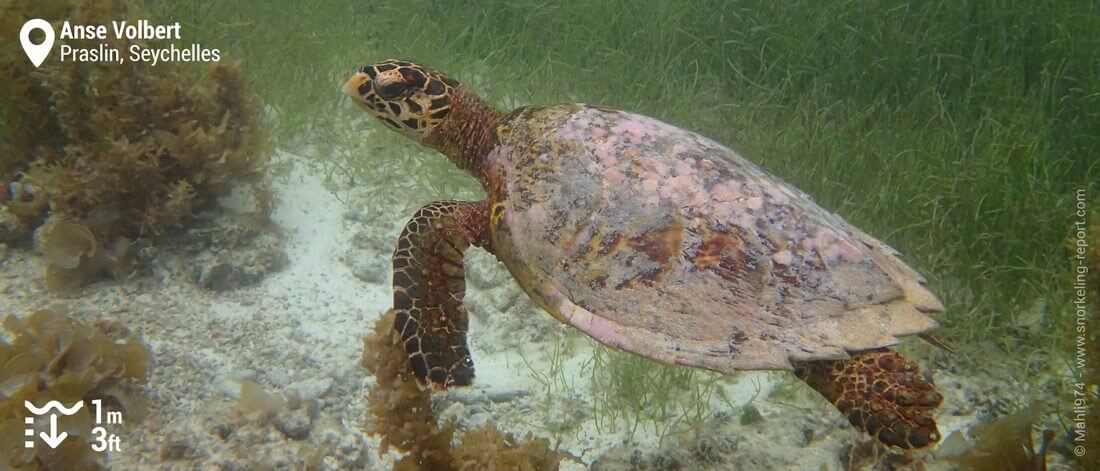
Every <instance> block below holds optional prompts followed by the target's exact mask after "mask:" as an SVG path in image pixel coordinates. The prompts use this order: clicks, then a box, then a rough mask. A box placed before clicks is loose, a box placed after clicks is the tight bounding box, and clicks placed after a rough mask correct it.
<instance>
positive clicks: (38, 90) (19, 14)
mask: <svg viewBox="0 0 1100 471" xmlns="http://www.w3.org/2000/svg"><path fill="white" fill-rule="evenodd" d="M32 5H33V8H32ZM44 15H45V16H44ZM32 17H44V18H48V19H50V20H52V21H55V23H56V22H60V21H62V20H68V21H70V22H71V23H75V24H107V23H109V22H110V21H112V20H121V19H126V20H130V21H131V22H133V21H134V20H137V19H138V18H142V19H144V18H148V17H149V15H147V14H144V13H143V12H142V11H141V10H140V9H139V8H137V7H136V6H135V5H132V4H130V2H126V1H106V2H98V1H97V2H92V1H86V0H73V1H72V2H70V1H66V0H52V1H47V2H34V3H33V4H32V3H31V2H6V3H4V4H3V5H2V6H0V32H2V33H3V35H4V36H7V37H16V36H17V32H18V31H19V28H20V26H21V25H22V24H23V22H24V21H26V20H27V19H29V18H32ZM98 42H99V41H98V40H97V41H95V43H98ZM103 42H105V43H106V44H107V45H108V46H110V47H113V48H116V49H118V50H119V51H128V48H129V47H130V46H132V45H140V46H144V47H157V46H159V45H160V44H159V43H157V42H148V43H146V42H141V43H140V44H139V42H137V41H132V40H128V39H114V38H113V36H111V35H109V36H108V39H107V40H105V41H103ZM69 43H70V45H71V46H73V47H91V46H94V44H92V42H91V41H81V40H72V41H69ZM85 43H87V44H85ZM123 54H125V52H123ZM0 70H2V71H3V72H2V74H3V75H2V76H0V80H3V82H4V84H5V88H6V90H7V91H8V93H5V94H4V95H3V96H2V97H0V115H2V116H3V117H4V119H5V126H3V127H2V128H0V186H2V190H3V191H0V193H2V194H3V198H0V204H2V210H0V240H18V239H21V238H24V237H26V235H27V234H29V233H30V231H31V230H33V228H35V227H38V226H39V225H40V224H42V222H43V221H44V220H45V219H46V218H47V217H48V216H64V217H65V218H66V219H67V220H68V221H70V223H71V224H78V225H81V226H83V227H84V228H85V229H86V232H88V233H90V234H92V236H93V237H87V236H86V235H85V236H81V237H78V238H76V239H66V240H73V241H74V243H76V244H78V245H76V246H74V247H64V246H61V245H57V244H51V245H50V246H49V247H50V250H60V251H61V253H60V254H59V255H53V254H47V257H50V258H51V259H57V258H71V257H72V253H74V252H80V251H84V252H88V253H92V252H96V251H98V250H99V249H100V248H102V247H114V246H115V245H116V243H117V241H118V240H120V238H123V237H126V238H135V237H138V236H150V235H160V234H162V233H164V232H166V231H168V230H172V229H174V228H177V227H180V226H182V225H184V224H185V223H186V222H187V220H188V218H189V217H190V216H191V214H192V213H194V212H195V211H196V210H198V209H201V208H204V207H210V206H213V205H214V204H215V203H216V199H217V198H218V197H221V196H225V195H227V194H228V193H229V191H230V190H231V188H232V186H233V185H234V184H235V183H237V182H248V183H250V184H251V185H253V191H252V194H253V196H254V198H255V199H256V200H257V201H256V203H257V207H258V208H259V210H260V211H269V210H270V206H271V198H270V192H269V191H267V190H266V189H265V188H266V187H265V185H266V184H265V183H264V182H263V180H262V176H263V171H264V168H265V165H266V162H267V159H268V156H269V154H270V152H271V145H270V142H269V139H268V136H267V134H266V132H265V131H264V130H263V129H262V128H261V126H260V107H259V104H258V102H257V101H256V100H255V99H253V98H252V97H251V95H249V94H248V91H247V86H246V81H245V79H244V76H243V75H242V74H241V72H240V71H239V70H238V69H237V67H236V66H235V65H232V64H230V63H228V62H227V61H225V62H218V63H215V64H214V65H210V66H190V65H188V66H184V65H178V64H175V63H160V64H157V65H156V66H155V67H154V66H152V65H150V64H146V63H142V62H131V61H129V60H124V61H123V62H122V63H114V62H66V63H64V64H61V63H60V62H59V61H58V60H57V59H56V54H55V57H51V58H50V59H48V60H47V61H46V62H45V63H44V64H43V65H42V67H41V68H38V69H35V68H34V67H33V66H32V65H31V64H30V63H29V62H28V61H27V60H26V58H25V57H23V56H22V51H19V50H18V48H7V49H5V50H4V51H2V52H0ZM76 231H77V230H72V231H69V232H70V233H75V232H76ZM91 240H94V241H95V243H96V244H97V247H96V248H92V249H87V243H88V241H91ZM63 268H65V269H67V270H71V269H73V268H75V267H63ZM62 271H63V270H62ZM81 271H82V272H85V273H89V272H90V271H94V270H81ZM66 275H70V273H66ZM61 278H65V279H66V280H68V281H72V280H73V279H74V278H75V279H77V280H83V279H84V278H86V277H83V276H78V277H73V276H61ZM62 284H63V285H66V286H67V285H69V284H71V283H62Z"/></svg>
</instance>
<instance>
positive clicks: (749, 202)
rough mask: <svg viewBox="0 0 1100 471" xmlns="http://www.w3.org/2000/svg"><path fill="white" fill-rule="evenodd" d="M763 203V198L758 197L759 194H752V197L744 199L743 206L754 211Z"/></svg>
mask: <svg viewBox="0 0 1100 471" xmlns="http://www.w3.org/2000/svg"><path fill="white" fill-rule="evenodd" d="M763 205H764V200H763V199H762V198H760V197H759V196H753V197H751V198H749V199H746V200H745V207H746V208H749V209H751V210H753V211H756V210H757V209H760V207H761V206H763Z"/></svg>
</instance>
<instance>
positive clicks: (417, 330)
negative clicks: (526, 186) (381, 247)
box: [393, 201, 489, 389]
mask: <svg viewBox="0 0 1100 471" xmlns="http://www.w3.org/2000/svg"><path fill="white" fill-rule="evenodd" d="M487 227H488V214H487V210H486V204H485V203H484V202H471V201H437V202H434V203H431V204H429V205H427V206H424V207H423V208H421V209H420V210H418V211H417V212H416V214H414V215H413V217H412V219H410V220H409V222H408V223H407V224H406V225H405V229H404V230H403V231H402V232H401V237H400V238H399V239H398V241H397V250H395V251H394V254H393V306H394V310H395V311H396V315H395V316H394V325H393V328H394V330H395V331H396V332H397V334H398V335H399V336H400V339H401V342H402V344H403V345H404V348H405V352H406V353H408V355H409V362H410V364H411V366H412V371H413V374H414V375H415V376H416V379H417V382H418V383H420V384H421V385H422V386H426V385H427V384H428V383H429V382H431V384H432V385H433V386H434V387H436V388H440V389H447V388H449V387H451V386H469V385H470V384H471V383H472V382H473V380H474V363H473V361H472V360H471V359H470V350H469V348H468V347H467V345H466V328H467V317H466V308H465V307H464V306H463V305H462V299H463V296H464V295H465V292H466V280H465V269H464V265H463V261H462V257H463V255H462V254H463V252H464V251H465V250H466V248H468V247H469V246H471V245H475V246H478V247H482V248H486V249H487V248H488V247H489V235H488V230H487Z"/></svg>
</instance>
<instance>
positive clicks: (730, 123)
mask: <svg viewBox="0 0 1100 471" xmlns="http://www.w3.org/2000/svg"><path fill="white" fill-rule="evenodd" d="M152 7H153V10H154V11H155V12H157V13H158V14H159V15H160V16H161V17H164V18H172V19H174V20H178V21H181V22H182V23H184V25H185V26H184V27H185V29H186V30H188V31H192V32H194V33H193V34H194V35H195V36H196V39H198V40H201V41H203V42H208V43H210V44H217V45H219V46H220V47H222V48H224V49H225V50H227V51H231V53H230V56H231V57H232V58H234V59H236V60H239V61H240V62H241V66H242V68H243V70H244V71H245V72H246V74H247V75H248V76H249V77H250V78H251V79H252V80H253V83H254V90H255V91H256V92H257V93H258V94H259V95H260V96H261V98H262V99H263V101H264V102H265V103H266V104H267V105H268V106H269V110H270V111H272V113H270V115H271V119H270V122H271V126H272V127H273V128H274V130H275V131H274V132H273V135H274V136H275V138H276V139H277V140H278V141H279V144H280V145H283V146H290V147H294V146H310V147H312V148H315V149H317V154H318V155H320V156H321V158H322V159H325V163H326V164H327V165H329V166H330V168H331V171H332V172H335V173H343V174H350V175H352V176H354V177H355V178H356V179H357V181H359V182H361V183H362V184H363V185H374V186H376V187H377V188H378V191H379V192H399V193H401V194H402V195H407V196H408V198H409V208H415V207H419V206H420V205H422V204H424V203H427V202H430V201H432V200H435V199H439V198H443V197H447V198H470V197H476V196H477V195H478V193H479V192H480V189H479V188H478V187H477V185H476V182H474V181H473V179H471V178H469V177H467V176H466V175H464V174H463V173H462V172H460V171H459V170H457V169H454V168H451V165H450V164H449V163H448V162H447V161H446V160H445V159H443V158H441V157H439V156H438V155H435V154H434V153H433V152H430V151H423V150H421V149H419V148H417V147H414V146H413V145H412V144H410V143H407V142H405V140H404V138H402V137H400V136H397V135H390V134H391V133H372V134H370V137H369V140H368V139H366V138H365V137H364V136H365V131H364V129H363V127H364V124H363V121H362V120H361V119H360V114H359V112H358V110H356V109H354V107H352V106H350V104H349V103H346V100H345V99H343V97H342V96H339V94H338V93H336V88H337V87H338V86H339V84H341V83H342V81H343V80H344V79H346V77H347V75H348V74H349V73H350V71H352V70H353V69H354V68H356V67H358V66H360V65H363V64H366V63H370V62H374V61H376V60H380V59H383V58H390V57H397V58H409V59H415V60H417V61H419V62H421V63H425V64H429V65H430V66H432V67H435V68H438V69H439V70H443V71H446V72H447V73H449V74H451V75H453V76H455V77H458V78H459V79H460V80H462V81H463V82H464V83H465V84H467V85H468V86H469V87H470V88H471V89H473V90H475V91H476V92H478V93H480V94H482V96H483V97H485V98H486V99H487V100H488V101H489V102H491V103H494V104H496V105H498V106H499V107H501V108H502V109H505V110H508V109H512V108H514V107H516V106H520V105H524V104H553V103H559V102H572V101H580V102H587V103H598V104H604V105H608V106H612V107H616V108H620V109H625V110H630V111H635V112H639V113H643V114H648V115H651V116H654V117H657V118H659V119H662V120H665V121H667V122H670V123H673V124H676V125H678V126H681V127H683V128H685V129H690V130H694V131H697V132H700V133H701V134H703V135H706V136H708V137H711V138H713V139H716V140H718V141H720V142H723V143H725V144H727V145H729V146H731V147H733V148H734V149H736V150H738V151H739V152H741V153H742V154H743V155H745V156H746V157H748V158H749V159H750V160H753V161H755V162H757V163H758V164H760V165H762V166H763V167H765V168H766V169H768V170H769V171H771V172H772V173H774V174H776V175H778V176H780V177H781V178H783V179H785V180H787V181H788V182H789V183H791V184H793V185H795V186H796V187H798V188H801V189H803V190H804V191H807V192H808V193H809V194H811V195H812V196H813V197H814V198H815V199H816V200H817V201H818V202H819V203H820V204H821V205H822V206H824V207H826V208H828V209H830V210H833V211H836V212H838V213H840V214H842V215H843V216H844V217H845V218H846V219H848V220H849V221H850V222H852V223H853V224H855V225H856V226H858V227H861V228H864V229H865V230H867V231H868V232H870V233H871V234H874V235H876V236H877V237H879V238H881V239H883V240H884V241H886V242H887V243H889V244H891V245H893V246H894V247H895V248H897V249H899V250H900V251H901V252H902V253H903V254H904V256H905V259H906V261H908V262H909V263H911V264H912V265H913V266H914V267H916V268H917V269H918V271H920V272H922V273H925V274H926V275H927V276H928V277H929V278H930V280H931V283H932V286H933V288H934V291H935V292H936V293H938V294H939V295H940V296H941V297H942V299H943V300H944V302H945V304H946V305H947V313H946V314H945V315H944V316H943V317H942V319H941V320H942V326H943V328H942V329H941V332H940V335H941V336H942V337H943V338H945V339H946V340H947V341H949V342H951V343H954V344H958V345H962V346H964V347H961V348H962V350H963V351H964V352H965V353H966V354H965V355H961V358H960V359H959V360H960V361H964V362H965V361H971V362H974V363H977V364H982V365H984V367H991V366H992V367H996V368H1001V367H1003V368H1006V369H1007V370H1008V371H1010V372H1013V373H1016V374H1021V375H1025V376H1026V375H1030V374H1032V373H1034V372H1035V371H1033V370H1039V371H1056V370H1063V369H1064V367H1065V358H1066V355H1067V354H1068V353H1069V345H1068V344H1067V343H1066V342H1067V339H1068V337H1067V336H1066V335H1064V333H1065V332H1068V329H1069V328H1070V327H1071V326H1070V323H1071V322H1072V316H1071V315H1070V312H1069V310H1070V308H1071V305H1070V304H1069V302H1068V290H1067V289H1066V286H1068V285H1069V283H1070V281H1069V276H1070V273H1069V271H1068V270H1069V265H1068V262H1067V257H1068V252H1066V251H1065V250H1064V247H1065V246H1066V244H1067V241H1068V238H1069V229H1070V217H1071V215H1072V214H1071V213H1072V212H1073V211H1072V208H1071V206H1072V196H1073V192H1074V191H1075V190H1076V189H1081V188H1084V189H1086V190H1088V194H1090V195H1096V194H1097V193H1098V190H1100V173H1098V172H1100V158H1098V157H1097V156H1098V155H1100V153H1098V152H1097V151H1098V149H1100V146H1098V144H1100V90H1098V87H1100V85H1098V84H1100V80H1097V79H1098V77H1097V73H1098V70H1097V69H1098V62H1097V50H1098V48H1100V21H1098V19H1097V18H1098V15H1097V13H1098V12H1097V10H1096V9H1097V6H1096V4H1095V3H1094V2H1068V1H1067V2H1030V1H984V0H975V1H958V2H906V1H857V2H838V3H834V2H815V1H791V2H767V1H746V2H721V1H717V2H661V1H640V2H634V1H608V2H565V3H553V4H552V3H549V2H539V1H533V0H512V1H479V2H431V1H409V2H365V3H360V2H327V1H307V2H289V1H286V2H284V1H255V2H250V1H244V2H225V3H222V2H214V3H208V2H198V1H182V2H153V3H152ZM335 149H342V150H340V151H336V150H335ZM348 149H351V150H350V151H349V150H348ZM1092 198H1093V200H1094V201H1096V197H1095V196H1093V197H1092ZM1092 207H1093V208H1095V207H1097V206H1096V205H1095V204H1094V205H1092ZM993 357H996V358H999V359H1000V361H998V362H997V364H996V365H989V364H987V363H988V362H987V359H988V358H993ZM1032 377H1034V378H1037V380H1038V378H1042V375H1039V376H1032Z"/></svg>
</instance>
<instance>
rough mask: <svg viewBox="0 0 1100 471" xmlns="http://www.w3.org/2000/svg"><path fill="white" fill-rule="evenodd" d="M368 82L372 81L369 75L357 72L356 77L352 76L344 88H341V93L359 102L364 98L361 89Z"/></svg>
mask: <svg viewBox="0 0 1100 471" xmlns="http://www.w3.org/2000/svg"><path fill="white" fill-rule="evenodd" d="M368 80H370V76H369V75H367V74H364V73H362V72H356V73H355V75H352V76H351V78H350V79H348V81H347V83H345V84H344V86H343V87H342V88H340V91H341V92H343V93H344V94H345V95H347V96H349V97H351V98H352V99H353V100H355V101H356V102H358V101H360V100H361V97H362V94H360V93H359V87H361V86H363V84H364V83H367V81H368Z"/></svg>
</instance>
